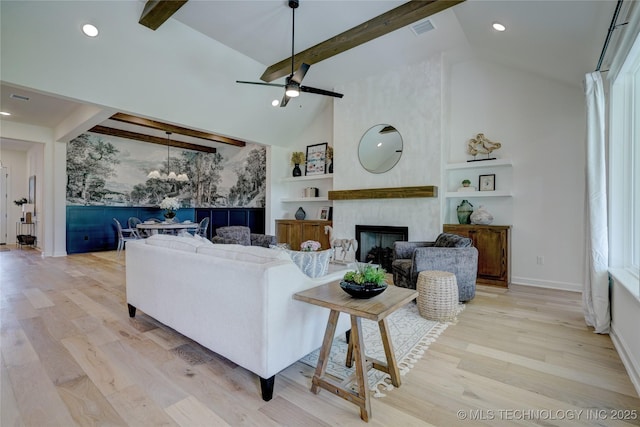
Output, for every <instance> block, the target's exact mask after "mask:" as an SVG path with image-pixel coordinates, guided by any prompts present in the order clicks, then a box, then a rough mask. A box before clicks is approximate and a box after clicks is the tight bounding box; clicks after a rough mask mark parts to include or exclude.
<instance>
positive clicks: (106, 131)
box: [89, 125, 216, 153]
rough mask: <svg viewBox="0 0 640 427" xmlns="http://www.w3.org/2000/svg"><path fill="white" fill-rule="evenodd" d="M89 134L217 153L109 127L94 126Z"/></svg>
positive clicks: (213, 150)
mask: <svg viewBox="0 0 640 427" xmlns="http://www.w3.org/2000/svg"><path fill="white" fill-rule="evenodd" d="M89 132H94V133H99V134H102V135H110V136H117V137H119V138H126V139H133V140H136V141H142V142H150V143H152V144H159V145H164V146H165V147H166V146H167V145H169V146H171V147H177V148H183V149H185V150H194V151H202V152H204V153H215V152H216V149H215V148H214V147H206V146H204V145H196V144H190V143H188V142H181V141H175V140H172V139H169V138H160V137H159V136H151V135H145V134H143V133H137V132H131V131H128V130H122V129H115V128H110V127H107V126H100V125H98V126H94V127H92V128H91V129H89Z"/></svg>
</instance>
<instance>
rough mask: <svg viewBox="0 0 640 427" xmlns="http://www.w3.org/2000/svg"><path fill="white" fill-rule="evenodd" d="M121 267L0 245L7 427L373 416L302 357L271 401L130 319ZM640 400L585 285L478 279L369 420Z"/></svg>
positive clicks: (470, 419) (181, 343)
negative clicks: (590, 313)
mask: <svg viewBox="0 0 640 427" xmlns="http://www.w3.org/2000/svg"><path fill="white" fill-rule="evenodd" d="M179 267H180V266H176V268H179ZM124 271H125V266H124V255H123V256H122V257H121V258H120V259H118V258H116V255H115V252H103V253H95V254H81V255H72V256H68V257H61V258H42V257H41V256H40V253H39V252H38V251H37V250H33V249H26V248H25V249H24V250H21V249H14V248H12V249H11V250H10V251H2V252H0V286H1V288H0V290H1V299H0V303H1V306H0V307H1V316H2V317H1V321H2V323H1V329H0V331H1V337H0V339H1V341H0V352H1V355H2V364H1V372H0V373H1V377H0V391H1V393H0V395H1V407H0V413H1V415H0V425H1V426H2V427H8V426H19V425H24V426H73V425H83V426H84V425H114V426H116V425H130V426H158V425H181V426H218V425H232V426H239V425H243V426H244V425H247V426H276V425H289V426H328V425H341V426H342V425H345V426H350V425H364V424H365V423H364V422H362V421H361V420H360V417H359V413H358V409H357V407H356V406H355V405H352V404H350V403H348V402H346V401H344V400H342V399H340V398H338V397H336V396H333V395H332V394H330V393H328V392H326V391H322V392H320V394H319V395H314V394H312V393H311V392H310V391H309V386H310V377H311V376H312V374H313V372H312V369H311V368H309V367H307V366H306V365H303V364H300V363H296V364H294V365H292V366H291V367H289V368H288V369H286V370H285V371H284V372H282V373H280V374H279V375H277V376H276V382H275V391H274V398H273V400H272V401H270V402H264V401H263V400H262V399H261V398H260V391H259V390H260V386H259V382H258V379H257V377H256V376H255V375H253V374H251V373H250V372H248V371H246V370H245V369H243V368H240V367H238V366H236V365H235V364H233V363H231V362H230V361H228V360H226V359H224V358H222V357H220V356H218V355H216V354H215V353H212V352H210V351H208V350H205V349H203V348H202V347H200V346H199V345H198V344H196V343H194V342H193V341H191V340H189V339H187V338H185V337H183V336H181V335H179V334H178V333H176V332H174V331H173V330H171V329H169V328H167V327H165V326H163V325H161V324H159V323H157V322H156V321H155V320H154V319H152V318H150V317H148V316H146V315H145V314H144V313H140V312H139V314H138V315H137V316H136V318H135V319H130V318H129V316H128V313H127V308H126V304H125V284H124ZM212 285H213V284H212ZM176 286H179V283H176ZM212 310H215V307H212ZM211 327H212V328H213V327H224V325H212V326H211ZM231 339H232V338H231ZM634 410H635V411H636V412H635V416H634V415H633V413H634V412H633V411H634ZM579 411H582V412H579ZM624 411H628V412H624ZM639 412H640V399H639V398H638V395H637V394H636V392H635V390H634V388H633V386H632V384H631V382H630V381H629V378H628V376H627V374H626V372H625V370H624V367H623V365H622V363H621V361H620V358H619V357H618V355H617V353H616V351H615V350H614V347H613V344H612V342H611V339H610V338H609V336H607V335H596V334H594V333H593V332H592V331H591V330H589V329H588V328H587V327H586V326H585V324H584V321H583V318H582V310H581V303H580V297H579V295H577V294H574V293H570V292H560V291H551V290H544V289H537V288H529V287H523V286H513V287H512V288H511V289H509V290H504V289H495V288H490V287H479V288H478V292H477V296H476V298H475V299H474V300H473V301H471V302H470V303H469V304H467V307H466V310H465V311H464V312H463V313H462V314H461V315H460V317H459V321H458V323H457V324H456V325H452V326H450V327H449V328H448V329H447V330H446V331H445V332H444V333H443V334H442V335H441V336H440V338H438V340H437V341H436V342H435V343H433V344H432V345H431V347H430V348H429V350H428V351H426V352H425V354H424V356H423V358H422V359H421V360H419V361H418V362H417V363H416V364H415V366H414V367H413V369H412V370H411V371H410V372H409V374H407V375H406V376H404V377H403V384H402V386H401V387H400V388H398V389H395V390H391V391H388V392H386V397H384V398H378V399H372V419H371V421H370V422H369V424H370V425H372V426H424V425H436V426H454V425H461V426H472V425H491V426H494V425H514V424H517V425H545V426H551V425H558V426H565V425H607V426H614V425H640V413H639ZM616 416H619V417H626V419H627V420H626V422H624V421H619V420H615V419H613V418H614V417H616ZM463 418H466V419H463Z"/></svg>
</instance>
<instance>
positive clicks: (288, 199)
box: [280, 197, 329, 203]
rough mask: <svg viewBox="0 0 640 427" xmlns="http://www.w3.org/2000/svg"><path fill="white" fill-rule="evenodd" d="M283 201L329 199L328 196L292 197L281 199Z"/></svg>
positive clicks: (323, 200)
mask: <svg viewBox="0 0 640 427" xmlns="http://www.w3.org/2000/svg"><path fill="white" fill-rule="evenodd" d="M280 201H281V202H283V203H287V202H305V203H306V202H328V201H329V199H328V198H327V197H290V198H286V199H281V200H280Z"/></svg>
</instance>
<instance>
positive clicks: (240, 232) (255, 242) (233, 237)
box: [211, 225, 277, 248]
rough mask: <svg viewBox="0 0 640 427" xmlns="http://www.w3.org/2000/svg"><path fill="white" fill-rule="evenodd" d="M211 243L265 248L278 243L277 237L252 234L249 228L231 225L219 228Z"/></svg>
mask: <svg viewBox="0 0 640 427" xmlns="http://www.w3.org/2000/svg"><path fill="white" fill-rule="evenodd" d="M211 241H212V242H213V243H226V244H236V245H244V246H262V247H265V248H268V247H269V246H270V245H275V244H276V243H277V241H276V236H271V235H269V234H257V233H252V232H251V229H250V228H249V227H245V226H242V225H231V226H229V227H220V228H218V229H217V230H216V235H215V236H213V237H212V238H211Z"/></svg>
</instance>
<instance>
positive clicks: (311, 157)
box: [304, 142, 329, 176]
mask: <svg viewBox="0 0 640 427" xmlns="http://www.w3.org/2000/svg"><path fill="white" fill-rule="evenodd" d="M328 145H329V144H327V143H326V142H323V143H322V144H315V145H307V163H306V166H305V171H304V174H305V175H307V176H308V175H324V174H325V173H327V170H326V163H325V162H326V158H327V146H328Z"/></svg>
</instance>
